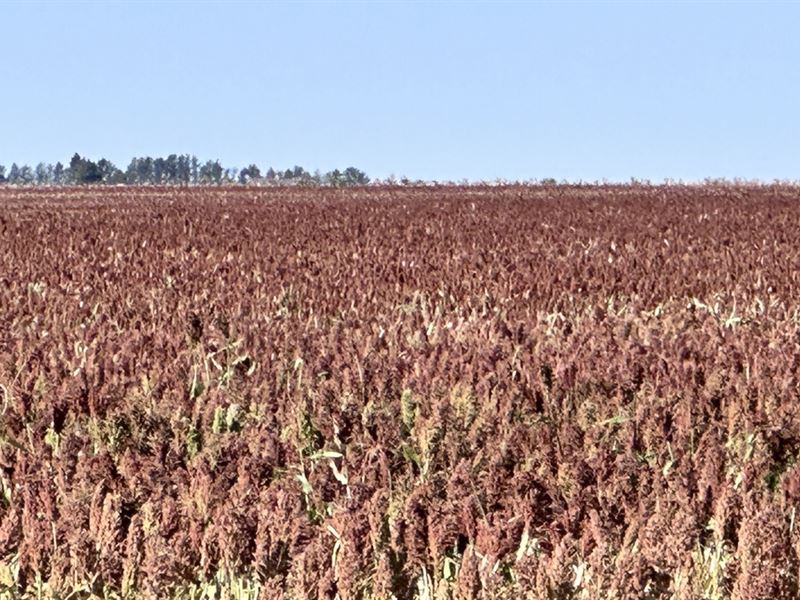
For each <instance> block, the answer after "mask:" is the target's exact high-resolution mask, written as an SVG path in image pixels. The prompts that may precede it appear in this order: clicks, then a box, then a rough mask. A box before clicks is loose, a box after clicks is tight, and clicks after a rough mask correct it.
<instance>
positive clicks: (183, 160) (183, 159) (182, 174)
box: [176, 154, 192, 183]
mask: <svg viewBox="0 0 800 600" xmlns="http://www.w3.org/2000/svg"><path fill="white" fill-rule="evenodd" d="M176 179H177V180H178V181H179V182H180V183H189V182H190V181H191V180H192V159H191V157H190V156H189V155H188V154H181V155H180V156H179V157H178V164H177V167H176Z"/></svg>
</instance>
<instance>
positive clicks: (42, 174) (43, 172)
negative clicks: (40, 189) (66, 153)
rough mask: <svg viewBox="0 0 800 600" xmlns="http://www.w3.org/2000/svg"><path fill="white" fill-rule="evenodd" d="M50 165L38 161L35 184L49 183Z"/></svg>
mask: <svg viewBox="0 0 800 600" xmlns="http://www.w3.org/2000/svg"><path fill="white" fill-rule="evenodd" d="M48 167H50V165H45V164H44V163H39V164H38V165H36V171H35V175H36V185H47V184H48V183H50V176H49V175H50V172H51V171H52V167H51V168H50V170H48Z"/></svg>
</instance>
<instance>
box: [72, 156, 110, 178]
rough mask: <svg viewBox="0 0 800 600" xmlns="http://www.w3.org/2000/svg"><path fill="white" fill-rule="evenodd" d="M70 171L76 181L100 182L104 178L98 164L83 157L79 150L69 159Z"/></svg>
mask: <svg viewBox="0 0 800 600" xmlns="http://www.w3.org/2000/svg"><path fill="white" fill-rule="evenodd" d="M69 171H70V174H71V179H72V181H74V182H75V183H99V182H100V181H102V180H103V174H102V173H101V172H100V169H99V168H98V167H97V164H95V163H94V162H92V161H91V160H89V159H86V158H81V155H80V154H78V153H77V152H76V153H75V154H74V155H73V156H72V159H71V160H70V161H69Z"/></svg>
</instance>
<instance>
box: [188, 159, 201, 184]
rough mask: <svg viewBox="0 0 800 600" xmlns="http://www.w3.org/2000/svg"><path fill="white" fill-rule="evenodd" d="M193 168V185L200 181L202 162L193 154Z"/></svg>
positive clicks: (191, 168)
mask: <svg viewBox="0 0 800 600" xmlns="http://www.w3.org/2000/svg"><path fill="white" fill-rule="evenodd" d="M191 164H192V166H191V167H190V170H191V172H192V183H194V184H197V183H198V182H199V181H200V161H199V160H197V157H196V156H195V155H194V154H192V161H191Z"/></svg>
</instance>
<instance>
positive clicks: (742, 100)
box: [0, 1, 800, 181]
mask: <svg viewBox="0 0 800 600" xmlns="http://www.w3.org/2000/svg"><path fill="white" fill-rule="evenodd" d="M0 8H2V11H0V12H1V14H2V21H3V23H2V25H1V26H0V29H1V30H2V32H1V33H0V57H2V60H0V164H4V165H6V166H7V167H8V166H9V165H10V164H11V163H12V162H17V163H20V164H22V163H28V164H31V165H35V164H36V163H38V162H39V161H45V162H53V163H54V162H56V161H59V160H60V161H62V162H67V161H68V160H69V158H70V157H71V156H72V154H73V153H75V152H78V153H80V154H81V155H83V156H88V157H89V158H92V159H94V160H98V159H100V158H102V157H105V158H108V159H110V160H112V161H113V162H115V163H116V164H117V165H118V166H120V167H122V168H123V169H124V168H125V166H127V164H128V162H129V161H130V158H131V157H133V156H146V155H150V156H154V157H155V156H166V155H168V154H171V153H176V154H181V153H189V154H196V155H197V156H198V157H199V158H201V159H203V160H205V159H220V160H221V161H222V163H223V164H224V165H225V166H231V167H233V166H236V167H243V166H246V165H248V164H250V163H256V164H257V165H259V166H260V167H261V168H262V169H264V168H265V167H267V166H274V167H276V168H282V169H285V168H287V167H291V166H293V165H296V164H297V165H301V166H303V167H305V168H307V169H309V170H311V171H313V170H314V169H320V170H322V171H326V170H329V169H333V168H344V167H346V166H351V165H352V166H356V167H358V168H360V169H363V170H364V171H366V172H367V173H368V174H369V175H370V176H372V177H378V178H384V177H388V176H390V175H394V176H396V177H398V178H399V177H401V176H407V177H410V178H414V179H417V178H418V179H428V180H441V181H443V180H452V181H460V180H463V179H467V180H471V181H478V180H494V179H497V178H501V179H506V180H528V179H534V178H537V179H541V178H546V177H553V178H556V179H558V180H561V179H565V180H568V181H579V180H582V181H596V180H598V181H599V180H604V179H606V180H609V181H628V180H630V178H632V177H634V178H637V179H649V180H652V181H661V180H664V179H668V178H669V179H676V180H678V179H681V180H684V181H698V180H702V179H704V178H707V177H712V178H717V177H725V178H729V179H731V178H735V177H739V178H745V179H760V180H767V181H771V180H773V179H800V35H798V31H799V30H800V4H792V3H777V2H775V3H767V2H754V3H724V2H705V3H697V2H669V3H654V2H561V3H539V2H536V3H534V2H507V3H503V2H492V3H479V2H463V3H459V2H444V1H442V2H349V3H335V2H307V3H298V2H292V3H262V2H240V3H237V2H224V3H212V2H159V3H148V2H142V1H136V2H129V3H126V2H83V3H79V2H49V3H36V2H11V3H4V4H2V6H1V7H0Z"/></svg>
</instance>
